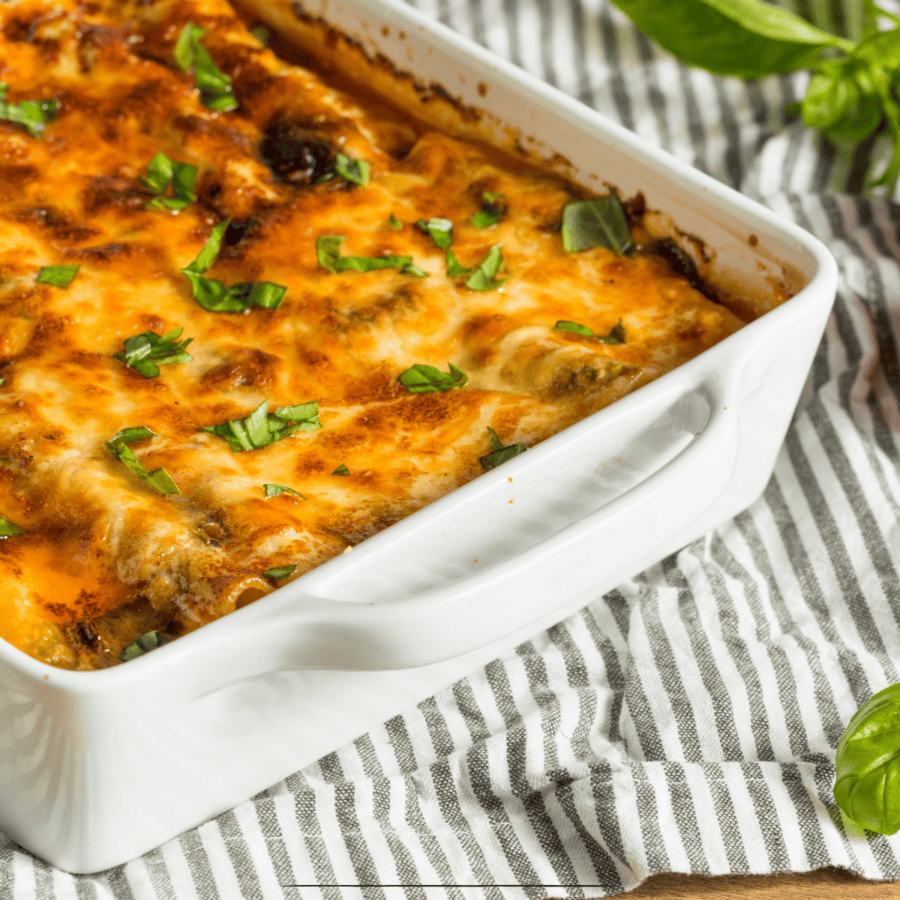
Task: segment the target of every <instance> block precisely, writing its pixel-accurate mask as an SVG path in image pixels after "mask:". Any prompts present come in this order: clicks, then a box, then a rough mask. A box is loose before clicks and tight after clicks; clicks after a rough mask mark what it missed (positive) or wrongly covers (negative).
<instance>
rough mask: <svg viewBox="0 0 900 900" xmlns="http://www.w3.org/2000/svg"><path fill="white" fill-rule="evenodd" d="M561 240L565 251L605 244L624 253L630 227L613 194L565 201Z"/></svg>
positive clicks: (628, 239) (628, 246)
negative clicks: (572, 201) (591, 198)
mask: <svg viewBox="0 0 900 900" xmlns="http://www.w3.org/2000/svg"><path fill="white" fill-rule="evenodd" d="M562 241H563V247H564V248H565V250H566V252H567V253H578V252H579V251H581V250H589V249H590V248H591V247H605V248H606V249H607V250H614V251H615V252H616V253H619V254H621V255H623V256H626V255H628V254H629V253H631V249H632V247H631V231H630V229H629V228H628V220H627V219H626V217H625V210H624V209H623V208H622V204H621V203H620V202H619V198H618V197H617V196H616V195H615V194H608V195H607V196H606V197H598V198H596V199H595V200H579V201H576V202H574V203H567V204H566V206H565V207H564V208H563V219H562Z"/></svg>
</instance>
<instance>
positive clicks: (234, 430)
mask: <svg viewBox="0 0 900 900" xmlns="http://www.w3.org/2000/svg"><path fill="white" fill-rule="evenodd" d="M321 427H322V425H321V423H320V422H319V405H318V403H317V402H316V401H315V400H312V401H310V402H309V403H300V404H298V405H297V406H279V407H278V409H276V410H275V412H274V414H271V415H270V414H269V401H268V400H263V402H262V403H260V404H259V406H257V407H256V409H255V410H253V412H252V413H250V415H249V416H247V418H245V419H232V420H231V421H228V422H223V423H222V424H221V425H205V426H203V427H202V428H201V429H200V431H208V432H209V433H210V434H215V435H217V436H218V437H220V438H224V439H225V441H226V442H227V443H228V446H229V447H231V450H232V452H233V453H241V452H242V451H246V450H259V449H261V448H262V447H267V446H268V445H269V444H274V443H275V442H276V441H281V440H284V438H286V437H289V436H290V435H292V434H293V433H294V432H295V431H318V430H319V429H320V428H321Z"/></svg>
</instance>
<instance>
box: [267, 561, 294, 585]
mask: <svg viewBox="0 0 900 900" xmlns="http://www.w3.org/2000/svg"><path fill="white" fill-rule="evenodd" d="M296 568H297V564H296V563H294V565H292V566H275V567H274V568H272V569H266V571H265V572H263V578H271V579H272V581H283V580H284V579H285V578H287V577H289V576H290V575H292V574H293V573H294V569H296Z"/></svg>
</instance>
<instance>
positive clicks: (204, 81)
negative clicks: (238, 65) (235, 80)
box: [172, 22, 238, 112]
mask: <svg viewBox="0 0 900 900" xmlns="http://www.w3.org/2000/svg"><path fill="white" fill-rule="evenodd" d="M205 34H206V29H205V28H201V27H200V26H199V25H195V24H194V23H193V22H188V23H187V25H185V26H184V28H183V29H182V31H181V34H180V35H179V36H178V40H177V41H176V43H175V49H174V50H173V51H172V55H173V56H174V57H175V63H176V65H177V66H178V68H179V69H181V71H182V72H187V70H188V69H190V67H191V66H193V67H194V84H195V85H196V86H197V89H198V90H199V91H200V99H201V101H202V103H203V105H204V106H206V107H208V108H209V109H214V110H217V111H219V112H227V111H228V110H232V109H237V107H238V104H237V100H235V98H234V91H233V89H232V87H231V79H230V78H229V77H228V76H227V75H226V74H225V73H224V72H223V71H222V70H221V69H220V68H219V67H218V66H217V65H216V64H215V63H214V62H213V60H212V57H211V56H210V55H209V52H208V51H207V49H206V48H205V47H204V46H203V44H201V43H200V38H202V37H203V35H205Z"/></svg>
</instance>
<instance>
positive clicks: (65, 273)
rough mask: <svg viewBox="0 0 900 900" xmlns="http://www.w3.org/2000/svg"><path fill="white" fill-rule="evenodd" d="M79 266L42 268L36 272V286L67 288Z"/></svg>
mask: <svg viewBox="0 0 900 900" xmlns="http://www.w3.org/2000/svg"><path fill="white" fill-rule="evenodd" d="M80 268H81V266H44V267H43V268H42V269H41V271H40V272H38V277H37V281H38V284H52V285H55V286H56V287H59V288H67V287H68V286H69V285H70V284H71V283H72V280H73V279H74V278H75V276H76V275H77V274H78V270H79V269H80Z"/></svg>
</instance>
